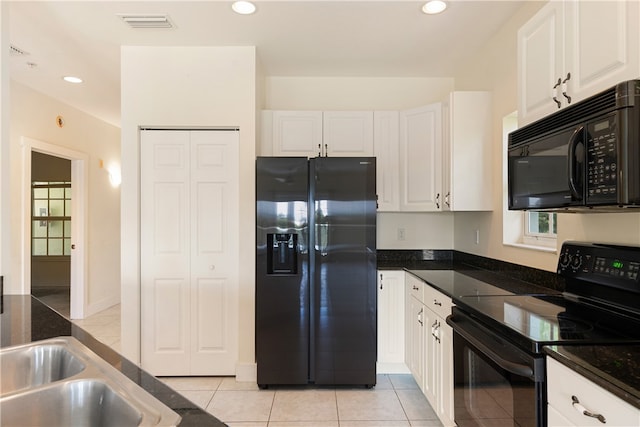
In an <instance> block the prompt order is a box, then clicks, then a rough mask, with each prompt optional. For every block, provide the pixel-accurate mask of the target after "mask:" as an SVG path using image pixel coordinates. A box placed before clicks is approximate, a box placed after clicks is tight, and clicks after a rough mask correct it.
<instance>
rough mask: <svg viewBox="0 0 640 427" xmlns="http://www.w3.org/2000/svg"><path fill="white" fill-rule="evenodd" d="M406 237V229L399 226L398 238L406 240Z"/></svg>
mask: <svg viewBox="0 0 640 427" xmlns="http://www.w3.org/2000/svg"><path fill="white" fill-rule="evenodd" d="M404 239H405V229H404V228H398V240H404Z"/></svg>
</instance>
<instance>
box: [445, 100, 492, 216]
mask: <svg viewBox="0 0 640 427" xmlns="http://www.w3.org/2000/svg"><path fill="white" fill-rule="evenodd" d="M442 121H443V131H442V134H443V135H442V141H443V144H442V158H443V162H442V164H443V174H442V175H443V178H442V182H443V186H442V190H443V194H444V196H443V204H442V209H443V210H452V211H453V210H455V211H490V210H492V209H493V206H492V202H493V197H492V194H493V192H492V187H493V185H492V176H491V172H492V167H491V164H492V149H491V137H492V132H491V129H492V127H491V123H492V120H491V93H489V92H452V93H451V94H450V95H449V98H448V99H447V101H445V102H443V106H442Z"/></svg>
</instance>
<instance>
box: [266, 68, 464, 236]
mask: <svg viewBox="0 0 640 427" xmlns="http://www.w3.org/2000/svg"><path fill="white" fill-rule="evenodd" d="M451 90H453V79H452V78H418V77H414V78H411V77H277V76H276V77H273V76H272V77H267V78H266V102H265V109H269V110H404V109H409V108H414V107H419V106H422V105H427V104H431V103H434V102H438V101H441V100H443V99H444V98H445V97H446V96H448V94H449V92H451ZM398 228H403V229H405V230H406V233H405V240H399V239H398V232H397V230H398ZM377 246H378V248H379V249H424V248H427V249H452V248H453V215H452V214H449V213H438V214H432V213H379V214H378V235H377Z"/></svg>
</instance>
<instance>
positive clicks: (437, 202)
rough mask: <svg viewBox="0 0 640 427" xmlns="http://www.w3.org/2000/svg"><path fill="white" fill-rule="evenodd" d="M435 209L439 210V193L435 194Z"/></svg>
mask: <svg viewBox="0 0 640 427" xmlns="http://www.w3.org/2000/svg"><path fill="white" fill-rule="evenodd" d="M436 209H440V193H438V194H436Z"/></svg>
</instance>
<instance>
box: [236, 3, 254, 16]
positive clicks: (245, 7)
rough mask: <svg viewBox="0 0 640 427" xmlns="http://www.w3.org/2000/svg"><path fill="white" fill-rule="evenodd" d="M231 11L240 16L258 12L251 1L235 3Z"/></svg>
mask: <svg viewBox="0 0 640 427" xmlns="http://www.w3.org/2000/svg"><path fill="white" fill-rule="evenodd" d="M231 9H233V11H234V12H236V13H239V14H240V15H251V14H252V13H253V12H255V11H256V5H255V4H253V3H251V2H250V1H234V2H233V4H232V5H231Z"/></svg>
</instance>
